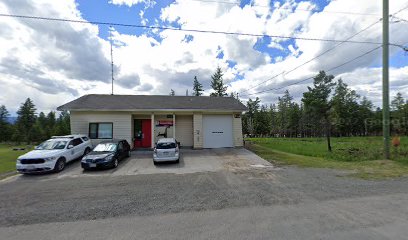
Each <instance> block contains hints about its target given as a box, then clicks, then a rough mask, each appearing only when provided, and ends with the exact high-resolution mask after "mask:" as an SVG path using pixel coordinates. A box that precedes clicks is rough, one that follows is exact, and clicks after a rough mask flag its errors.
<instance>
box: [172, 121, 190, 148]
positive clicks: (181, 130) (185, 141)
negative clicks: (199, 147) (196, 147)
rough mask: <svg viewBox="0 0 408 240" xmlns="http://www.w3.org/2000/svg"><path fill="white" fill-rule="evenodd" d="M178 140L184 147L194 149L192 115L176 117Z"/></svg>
mask: <svg viewBox="0 0 408 240" xmlns="http://www.w3.org/2000/svg"><path fill="white" fill-rule="evenodd" d="M176 139H177V141H179V142H180V145H181V146H182V147H193V116H192V115H185V116H184V115H176Z"/></svg>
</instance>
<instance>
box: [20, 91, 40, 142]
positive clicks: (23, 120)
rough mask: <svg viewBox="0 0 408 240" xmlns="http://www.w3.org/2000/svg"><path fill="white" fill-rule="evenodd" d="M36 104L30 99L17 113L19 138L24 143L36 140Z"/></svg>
mask: <svg viewBox="0 0 408 240" xmlns="http://www.w3.org/2000/svg"><path fill="white" fill-rule="evenodd" d="M36 110H37V109H36V108H35V105H34V103H33V102H32V101H31V99H30V98H27V100H26V101H25V102H24V103H23V104H21V106H20V108H19V110H18V111H17V122H16V125H17V131H18V138H19V139H22V140H23V141H25V142H27V143H30V142H31V141H32V140H33V138H34V136H33V135H34V133H33V126H34V124H35V120H36V116H35V111H36Z"/></svg>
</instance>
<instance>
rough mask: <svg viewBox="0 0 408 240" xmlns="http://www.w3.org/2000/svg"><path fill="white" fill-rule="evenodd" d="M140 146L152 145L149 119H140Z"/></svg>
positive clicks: (148, 146) (147, 146)
mask: <svg viewBox="0 0 408 240" xmlns="http://www.w3.org/2000/svg"><path fill="white" fill-rule="evenodd" d="M142 147H143V148H150V147H152V122H151V119H143V120H142Z"/></svg>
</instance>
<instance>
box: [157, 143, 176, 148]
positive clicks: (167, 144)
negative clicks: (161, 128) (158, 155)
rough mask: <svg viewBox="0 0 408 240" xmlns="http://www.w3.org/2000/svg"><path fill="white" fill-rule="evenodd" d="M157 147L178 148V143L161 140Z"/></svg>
mask: <svg viewBox="0 0 408 240" xmlns="http://www.w3.org/2000/svg"><path fill="white" fill-rule="evenodd" d="M156 148H157V149H170V148H176V143H174V142H159V143H157V146H156Z"/></svg>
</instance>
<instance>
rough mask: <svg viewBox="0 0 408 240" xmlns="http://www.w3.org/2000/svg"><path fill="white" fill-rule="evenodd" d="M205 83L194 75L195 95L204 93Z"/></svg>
mask: <svg viewBox="0 0 408 240" xmlns="http://www.w3.org/2000/svg"><path fill="white" fill-rule="evenodd" d="M203 91H204V90H203V85H202V84H201V83H200V82H199V81H198V79H197V76H194V82H193V94H194V96H201V95H203V93H202V92H203Z"/></svg>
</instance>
